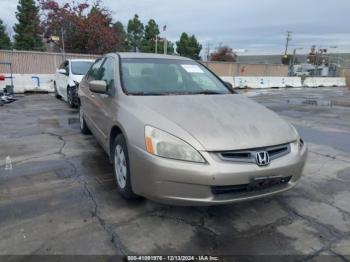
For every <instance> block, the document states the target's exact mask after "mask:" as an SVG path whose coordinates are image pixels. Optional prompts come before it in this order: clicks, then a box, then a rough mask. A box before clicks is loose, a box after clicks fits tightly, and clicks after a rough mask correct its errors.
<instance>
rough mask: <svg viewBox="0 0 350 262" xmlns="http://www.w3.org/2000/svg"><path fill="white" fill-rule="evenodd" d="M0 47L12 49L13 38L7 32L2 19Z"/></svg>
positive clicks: (0, 24)
mask: <svg viewBox="0 0 350 262" xmlns="http://www.w3.org/2000/svg"><path fill="white" fill-rule="evenodd" d="M0 49H5V50H9V49H11V40H10V37H9V36H8V34H7V32H6V28H5V26H4V24H3V21H2V20H1V19H0Z"/></svg>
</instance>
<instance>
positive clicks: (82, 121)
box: [79, 107, 91, 135]
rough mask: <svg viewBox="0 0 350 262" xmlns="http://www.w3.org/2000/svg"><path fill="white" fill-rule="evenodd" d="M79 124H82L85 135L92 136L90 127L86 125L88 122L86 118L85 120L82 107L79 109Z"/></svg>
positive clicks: (81, 128)
mask: <svg viewBox="0 0 350 262" xmlns="http://www.w3.org/2000/svg"><path fill="white" fill-rule="evenodd" d="M79 122H80V131H81V132H82V133H83V134H84V135H89V134H91V131H90V129H89V127H88V126H87V124H86V121H85V118H84V113H83V111H82V109H81V107H79Z"/></svg>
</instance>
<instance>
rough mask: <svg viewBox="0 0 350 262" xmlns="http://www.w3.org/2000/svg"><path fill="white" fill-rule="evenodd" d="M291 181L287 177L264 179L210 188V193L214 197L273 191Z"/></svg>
mask: <svg viewBox="0 0 350 262" xmlns="http://www.w3.org/2000/svg"><path fill="white" fill-rule="evenodd" d="M291 179H292V177H291V176H289V177H275V178H274V177H272V178H266V179H260V180H257V181H252V183H250V184H242V185H233V186H212V187H211V192H212V193H213V194H214V195H223V194H243V193H249V192H253V191H259V190H264V189H273V188H275V187H281V186H284V185H286V184H288V182H289V181H290V180H291Z"/></svg>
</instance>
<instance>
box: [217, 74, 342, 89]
mask: <svg viewBox="0 0 350 262" xmlns="http://www.w3.org/2000/svg"><path fill="white" fill-rule="evenodd" d="M221 79H222V80H224V81H226V82H229V83H231V85H232V86H233V87H234V88H285V87H333V86H346V83H345V78H344V77H308V78H306V79H305V81H302V79H301V77H276V76H264V77H256V76H222V77H221Z"/></svg>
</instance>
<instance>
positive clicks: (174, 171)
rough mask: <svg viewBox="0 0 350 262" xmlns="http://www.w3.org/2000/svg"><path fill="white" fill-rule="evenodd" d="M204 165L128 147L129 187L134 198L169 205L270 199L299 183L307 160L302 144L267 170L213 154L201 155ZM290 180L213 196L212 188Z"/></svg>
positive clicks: (294, 145)
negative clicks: (130, 185)
mask: <svg viewBox="0 0 350 262" xmlns="http://www.w3.org/2000/svg"><path fill="white" fill-rule="evenodd" d="M201 154H202V155H203V156H204V158H205V159H206V160H207V161H208V163H207V164H199V163H191V162H184V161H177V160H171V159H165V158H161V157H157V156H154V155H151V154H149V153H147V152H146V151H144V150H143V149H141V148H139V147H136V146H130V153H129V155H130V171H131V183H132V187H133V190H134V192H135V193H136V194H138V195H141V196H144V197H146V198H149V199H152V200H155V201H158V202H162V203H166V204H172V205H193V206H198V205H218V204H229V203H234V202H239V201H245V200H251V199H256V198H261V197H266V196H270V195H273V194H276V193H281V192H284V191H286V190H289V189H291V188H292V187H294V186H295V185H296V183H297V181H298V180H299V179H300V177H301V174H302V170H303V167H304V165H305V161H306V157H307V146H306V144H305V145H304V146H303V147H302V148H301V149H299V148H298V145H297V144H296V143H292V144H291V152H290V153H289V154H288V155H286V156H283V157H281V158H278V159H275V160H273V161H271V163H270V165H269V166H267V167H259V166H257V165H256V164H252V163H237V162H228V161H223V160H221V159H219V158H218V157H217V155H216V154H214V153H209V152H201ZM265 177H290V180H288V182H287V183H284V184H280V185H274V186H271V187H267V188H264V189H259V190H247V191H244V190H243V191H237V192H228V193H225V194H216V193H215V190H213V188H214V187H223V186H236V185H240V186H242V185H243V186H244V185H247V186H248V184H250V182H251V180H252V179H256V178H265Z"/></svg>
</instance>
